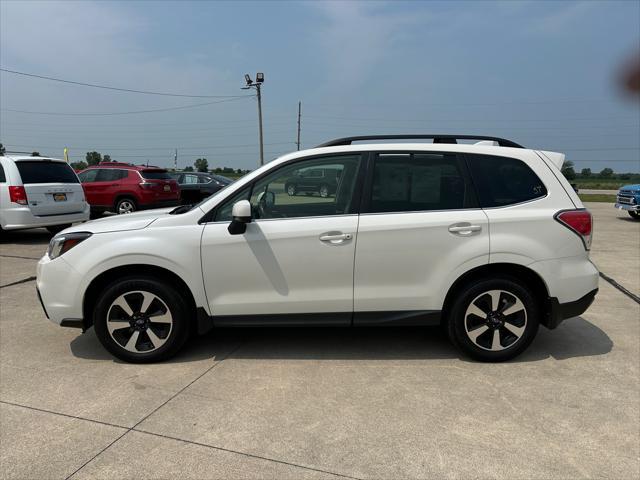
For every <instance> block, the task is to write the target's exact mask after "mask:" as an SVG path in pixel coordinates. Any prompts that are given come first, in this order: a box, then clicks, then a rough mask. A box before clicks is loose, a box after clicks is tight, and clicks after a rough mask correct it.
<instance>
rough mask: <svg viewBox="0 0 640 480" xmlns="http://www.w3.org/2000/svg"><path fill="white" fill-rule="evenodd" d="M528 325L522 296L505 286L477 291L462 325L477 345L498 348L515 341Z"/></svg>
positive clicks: (494, 349)
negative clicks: (482, 291) (478, 292)
mask: <svg viewBox="0 0 640 480" xmlns="http://www.w3.org/2000/svg"><path fill="white" fill-rule="evenodd" d="M526 327H527V310H526V308H525V306H524V303H523V302H522V300H520V299H519V298H518V297H517V296H516V295H514V294H513V293H511V292H508V291H506V290H489V291H486V292H484V293H481V294H480V295H478V296H477V297H476V298H475V299H474V300H473V301H472V302H471V303H470V304H469V306H468V307H467V310H466V312H465V314H464V328H465V331H466V333H467V336H468V337H469V340H471V341H472V342H473V343H474V344H475V345H476V346H477V347H480V348H482V349H483V350H489V351H492V352H497V351H501V350H506V349H507V348H510V347H512V346H513V345H515V344H516V343H517V342H518V341H519V340H520V339H521V338H522V336H523V335H524V332H525V329H526Z"/></svg>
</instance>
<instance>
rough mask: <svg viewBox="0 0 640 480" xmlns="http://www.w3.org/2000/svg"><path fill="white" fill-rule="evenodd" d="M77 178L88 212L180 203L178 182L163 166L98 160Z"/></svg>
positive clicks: (128, 211)
mask: <svg viewBox="0 0 640 480" xmlns="http://www.w3.org/2000/svg"><path fill="white" fill-rule="evenodd" d="M78 177H80V181H81V182H82V187H83V188H84V192H85V195H86V197H87V201H88V202H89V204H90V205H91V212H92V214H101V213H103V212H105V211H107V210H112V211H114V212H115V213H118V214H122V213H131V212H135V211H136V210H145V209H149V208H162V207H172V206H176V205H179V204H180V188H179V187H178V182H176V181H175V180H174V179H173V178H171V177H170V176H169V174H168V173H167V171H166V170H165V169H163V168H158V167H149V166H142V165H131V164H129V163H121V162H102V163H99V164H98V165H95V166H92V167H89V168H87V169H85V170H82V171H81V172H80V173H79V174H78Z"/></svg>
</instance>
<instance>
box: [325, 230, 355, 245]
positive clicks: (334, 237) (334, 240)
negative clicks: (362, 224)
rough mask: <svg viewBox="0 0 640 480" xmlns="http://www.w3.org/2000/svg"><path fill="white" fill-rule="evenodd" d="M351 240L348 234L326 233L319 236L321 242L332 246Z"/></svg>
mask: <svg viewBox="0 0 640 480" xmlns="http://www.w3.org/2000/svg"><path fill="white" fill-rule="evenodd" d="M351 238H352V235H351V234H350V233H339V232H327V233H323V234H322V235H320V241H321V242H326V243H331V244H334V245H336V244H338V243H342V242H345V241H347V240H351Z"/></svg>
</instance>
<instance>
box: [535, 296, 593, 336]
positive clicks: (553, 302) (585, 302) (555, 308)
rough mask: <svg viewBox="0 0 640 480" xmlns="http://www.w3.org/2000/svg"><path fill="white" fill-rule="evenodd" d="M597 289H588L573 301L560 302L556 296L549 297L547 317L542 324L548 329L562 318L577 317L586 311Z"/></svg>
mask: <svg viewBox="0 0 640 480" xmlns="http://www.w3.org/2000/svg"><path fill="white" fill-rule="evenodd" d="M597 293H598V289H597V288H596V289H595V290H592V291H590V292H589V293H587V294H586V295H585V296H584V297H582V298H579V299H578V300H576V301H574V302H567V303H560V302H559V301H558V299H557V298H556V297H552V298H550V299H549V309H548V315H547V318H545V319H544V320H543V322H542V324H543V325H544V326H545V327H547V328H548V329H550V330H553V329H554V328H556V327H557V326H558V325H560V323H562V321H563V320H565V319H567V318H573V317H577V316H578V315H582V314H583V313H584V312H586V311H587V308H589V306H591V304H592V303H593V300H594V299H595V298H596V294H597Z"/></svg>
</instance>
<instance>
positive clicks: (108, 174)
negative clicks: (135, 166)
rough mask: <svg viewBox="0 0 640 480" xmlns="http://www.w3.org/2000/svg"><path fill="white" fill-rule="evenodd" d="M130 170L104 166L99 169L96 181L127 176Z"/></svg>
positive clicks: (108, 180)
mask: <svg viewBox="0 0 640 480" xmlns="http://www.w3.org/2000/svg"><path fill="white" fill-rule="evenodd" d="M127 174H128V172H127V171H126V170H118V169H115V168H102V169H100V170H98V175H97V176H96V179H95V181H96V182H114V181H116V180H120V179H122V178H124V177H126V176H127Z"/></svg>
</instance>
